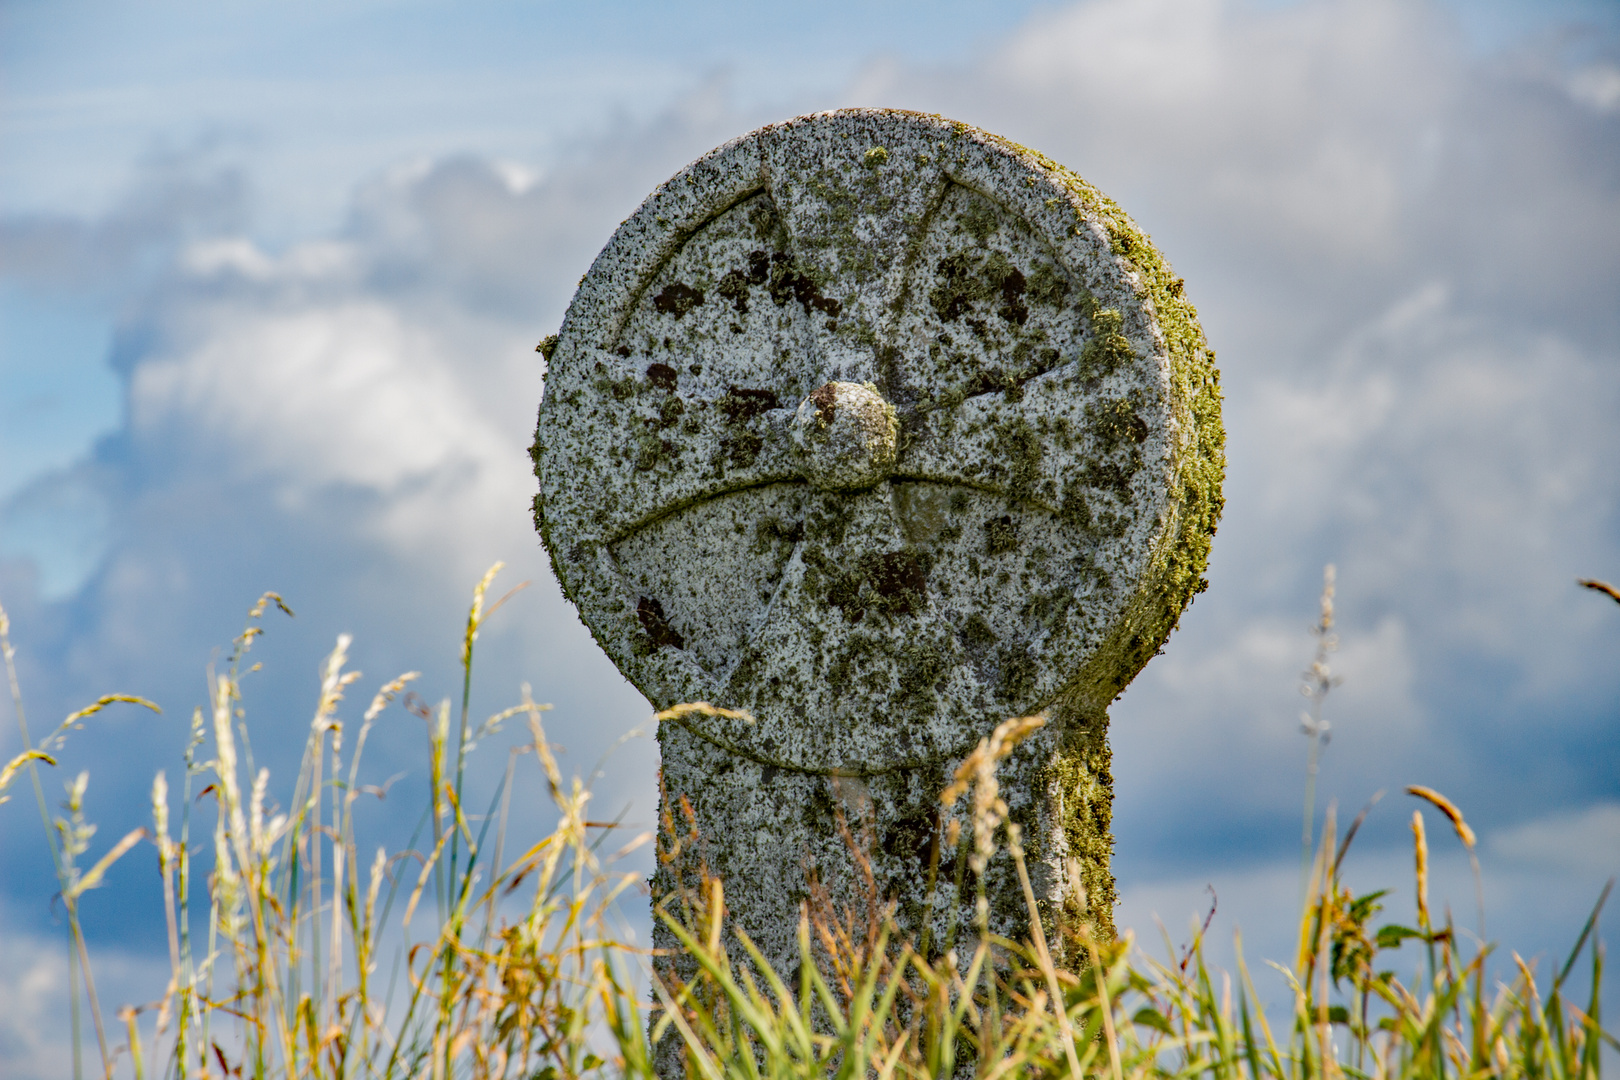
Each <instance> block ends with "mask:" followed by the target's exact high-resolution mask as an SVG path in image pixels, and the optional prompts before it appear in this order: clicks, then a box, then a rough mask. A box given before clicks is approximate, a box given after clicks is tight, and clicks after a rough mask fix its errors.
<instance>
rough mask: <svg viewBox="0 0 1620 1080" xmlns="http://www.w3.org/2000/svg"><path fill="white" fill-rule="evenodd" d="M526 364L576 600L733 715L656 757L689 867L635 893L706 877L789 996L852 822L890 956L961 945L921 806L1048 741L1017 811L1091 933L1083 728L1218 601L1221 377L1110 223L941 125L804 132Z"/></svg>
mask: <svg viewBox="0 0 1620 1080" xmlns="http://www.w3.org/2000/svg"><path fill="white" fill-rule="evenodd" d="M541 351H542V352H545V353H546V354H547V360H548V369H547V373H546V390H545V400H544V401H543V402H542V404H541V407H540V420H539V429H538V431H537V434H536V437H535V444H534V451H533V453H534V459H535V468H536V473H537V475H538V476H539V479H540V493H539V495H538V496H537V497H536V499H535V521H536V524H537V526H538V527H539V529H540V532H541V535H542V537H543V538H544V541H545V544H546V547H547V549H548V550H549V551H550V553H551V557H552V562H553V566H554V567H555V570H556V574H557V577H558V580H559V581H560V582H561V583H562V587H563V589H564V591H565V592H566V594H567V595H568V597H569V598H570V599H571V600H572V601H573V602H574V603H575V604H576V605H578V608H579V612H580V616H581V618H582V619H583V620H584V621H585V624H586V625H587V626H588V627H589V628H590V629H591V632H592V633H593V634H594V635H595V636H596V639H597V641H598V642H599V643H600V644H601V645H602V647H603V648H604V649H605V650H607V653H608V655H609V656H611V657H612V658H613V660H614V662H615V663H616V664H617V665H618V666H619V668H620V670H621V671H623V672H624V673H625V675H626V676H627V677H628V678H629V679H630V680H631V681H632V682H633V683H634V684H635V685H636V686H637V687H638V688H640V690H641V691H642V692H643V693H645V694H646V695H647V697H648V698H649V699H650V700H651V701H652V702H653V704H654V705H655V706H657V707H659V708H666V707H668V706H671V705H674V704H676V703H679V702H694V701H707V702H711V703H713V704H714V705H717V706H721V707H723V708H725V709H729V710H736V711H740V712H746V713H747V714H749V717H750V718H749V719H742V718H728V717H723V716H710V715H699V714H693V715H689V716H687V717H686V718H684V719H683V720H682V721H680V722H679V723H666V724H664V725H663V726H662V727H661V728H660V731H659V743H660V747H661V751H662V756H663V787H664V791H665V797H666V798H667V799H668V800H669V803H670V804H671V805H675V804H677V803H678V802H679V800H680V799H681V798H683V797H684V798H685V799H686V801H687V802H689V803H690V805H691V807H692V809H693V811H694V813H695V814H696V825H697V830H698V833H699V835H700V839H699V840H698V841H697V842H696V843H695V844H687V845H684V846H683V847H682V849H681V854H680V856H679V857H678V858H676V859H674V860H672V861H667V862H662V863H661V864H660V866H659V869H658V871H657V872H656V873H655V875H654V880H653V886H654V894H655V900H657V899H661V898H663V897H664V896H666V895H668V894H669V892H670V891H671V890H673V889H675V888H677V887H678V886H679V885H680V883H681V882H682V881H683V880H684V881H685V882H686V883H687V884H691V883H693V876H692V875H694V874H695V870H696V867H697V865H698V863H699V861H702V862H704V863H706V864H707V867H708V869H709V870H710V871H711V872H713V873H715V874H717V875H719V876H721V877H722V878H723V879H724V881H725V886H726V893H725V895H726V899H727V903H728V906H729V908H730V910H731V914H732V916H733V918H734V919H735V920H736V922H737V923H738V924H739V925H741V926H742V927H743V928H744V929H745V930H746V931H747V932H748V934H749V935H750V936H751V937H752V938H753V939H754V940H755V941H756V942H758V943H759V944H760V946H761V947H762V948H763V950H764V952H765V954H766V956H767V957H768V958H770V959H771V960H772V961H773V963H776V964H780V965H781V967H780V969H779V970H783V971H788V970H791V968H792V965H793V963H795V962H796V959H797V947H796V945H795V940H794V937H795V932H796V928H797V924H798V918H799V907H800V903H801V901H802V900H803V899H804V898H805V897H806V896H807V894H808V886H807V878H808V875H809V874H810V873H812V872H813V873H815V874H816V875H817V876H819V877H820V879H821V880H822V881H823V882H825V883H826V884H827V885H828V886H829V888H830V889H831V890H832V893H833V896H834V898H835V899H844V900H847V899H852V898H855V897H857V896H858V895H859V894H860V893H861V892H862V887H861V886H860V885H859V884H858V882H859V880H860V878H859V875H858V874H857V872H856V870H855V866H854V861H853V858H852V855H851V852H850V850H849V845H848V843H847V842H846V840H845V838H844V837H843V836H841V835H840V831H839V827H838V819H839V817H840V816H843V817H844V819H845V820H846V821H847V822H848V824H849V827H850V829H851V830H852V831H853V832H854V834H855V836H856V838H857V842H858V843H861V844H863V845H869V850H868V851H867V857H868V858H869V859H870V861H871V869H872V871H873V873H874V875H875V878H876V884H877V888H878V890H879V892H880V894H881V898H885V899H893V900H894V901H896V902H897V905H898V907H897V910H898V918H899V920H900V922H901V925H902V926H903V927H905V928H906V929H907V930H908V931H910V932H912V933H918V934H920V931H921V929H922V928H921V925H920V923H921V921H922V919H923V918H924V912H926V911H931V912H932V913H933V917H934V918H935V919H936V920H937V921H938V922H939V924H940V926H941V927H942V926H943V925H944V923H945V922H946V921H947V920H948V919H949V917H950V913H951V910H952V908H953V907H954V906H956V905H958V904H961V905H962V906H961V907H959V908H957V912H958V914H959V915H961V916H962V917H963V918H964V919H965V920H966V922H967V925H970V926H971V892H972V890H971V887H970V888H968V889H966V890H964V891H965V892H967V893H968V896H967V897H966V898H958V897H956V896H955V895H954V890H953V889H952V887H951V886H952V881H953V879H954V877H955V866H956V862H957V860H958V859H960V858H962V857H963V856H964V854H965V853H964V852H962V851H952V850H945V851H940V850H939V849H938V845H940V844H942V843H943V842H944V840H943V830H942V828H941V813H940V805H939V793H940V791H941V790H942V789H943V788H944V787H945V785H946V784H947V783H948V781H949V779H950V776H951V773H952V771H953V769H954V768H955V766H956V764H957V763H958V762H960V760H961V759H962V757H963V756H964V755H965V754H967V753H968V752H970V751H971V750H972V749H973V747H974V746H975V745H976V744H977V743H978V741H979V740H980V739H981V738H983V737H984V736H985V735H987V734H988V733H989V732H990V731H991V730H993V729H994V727H995V726H996V724H997V723H999V722H1000V721H1001V720H1003V719H1005V718H1007V717H1009V716H1019V715H1026V714H1030V713H1035V712H1039V711H1045V712H1046V713H1047V714H1048V717H1049V722H1048V724H1047V725H1046V726H1045V727H1044V728H1042V729H1041V730H1040V731H1039V732H1037V733H1036V735H1035V736H1033V737H1032V738H1030V739H1029V740H1028V741H1026V742H1025V743H1024V744H1023V745H1021V746H1020V747H1019V749H1018V750H1017V751H1016V752H1015V753H1014V755H1013V756H1012V757H1011V758H1010V759H1009V760H1008V761H1007V762H1006V763H1005V764H1004V765H1003V767H1002V769H1001V780H1002V789H1003V794H1004V796H1005V797H1006V799H1007V801H1008V803H1009V804H1010V806H1011V807H1012V812H1013V815H1014V818H1015V819H1017V820H1019V821H1020V822H1021V823H1022V824H1023V826H1024V830H1025V836H1026V845H1027V848H1028V850H1029V854H1030V858H1031V871H1032V873H1033V875H1034V878H1035V888H1036V892H1037V896H1038V899H1039V902H1040V904H1041V906H1042V908H1043V918H1045V919H1046V920H1048V921H1049V922H1050V929H1052V930H1054V931H1057V930H1060V929H1061V928H1062V926H1063V925H1065V924H1071V923H1072V922H1073V921H1074V920H1082V919H1084V920H1089V921H1090V922H1091V924H1092V925H1093V926H1094V928H1095V929H1096V930H1097V931H1098V932H1100V933H1104V934H1107V933H1112V931H1113V922H1112V908H1113V904H1114V887H1113V879H1112V876H1111V875H1110V873H1109V869H1108V860H1109V854H1110V851H1111V848H1112V839H1111V837H1110V835H1109V819H1110V805H1111V798H1112V790H1111V784H1112V781H1111V778H1110V774H1109V752H1108V744H1107V740H1106V734H1107V723H1108V718H1107V712H1106V709H1107V706H1108V704H1109V703H1110V702H1111V701H1112V700H1113V699H1114V698H1115V697H1116V696H1117V695H1118V694H1119V692H1120V691H1121V690H1122V689H1123V688H1124V687H1125V685H1126V684H1127V683H1128V682H1129V681H1130V680H1131V678H1132V677H1134V676H1135V674H1136V673H1137V671H1139V670H1140V669H1141V667H1142V665H1143V664H1145V663H1146V662H1147V660H1148V659H1149V658H1150V657H1152V656H1153V655H1154V653H1155V652H1156V651H1157V650H1158V649H1159V647H1160V645H1161V644H1163V642H1164V640H1165V638H1166V637H1167V636H1168V635H1169V633H1170V631H1171V630H1172V629H1173V628H1174V626H1175V624H1176V621H1177V619H1178V618H1179V616H1180V614H1181V611H1182V609H1183V608H1184V607H1185V606H1186V604H1187V603H1188V601H1189V600H1190V599H1191V597H1192V596H1193V594H1194V593H1195V592H1198V591H1199V590H1201V589H1202V588H1203V585H1204V582H1203V577H1202V575H1203V570H1204V566H1205V560H1206V557H1207V554H1208V550H1209V541H1210V536H1211V535H1212V534H1213V532H1214V530H1215V523H1216V519H1217V517H1218V516H1219V512H1220V506H1221V497H1220V482H1221V474H1222V467H1223V458H1222V449H1221V448H1222V431H1221V424H1220V392H1219V388H1218V383H1217V373H1216V370H1215V367H1214V356H1213V354H1212V353H1211V352H1210V351H1209V349H1208V348H1207V346H1206V345H1205V342H1204V337H1203V334H1202V332H1201V331H1200V330H1199V327H1198V323H1197V318H1196V314H1195V313H1194V311H1193V308H1192V305H1191V304H1190V303H1188V302H1187V300H1186V299H1184V297H1183V295H1182V282H1181V280H1180V279H1179V278H1176V277H1175V276H1174V275H1173V274H1172V273H1171V271H1170V269H1169V266H1168V264H1167V263H1166V262H1165V261H1164V259H1163V258H1162V257H1161V256H1160V255H1159V254H1158V252H1157V251H1155V250H1154V248H1153V247H1152V246H1151V244H1150V243H1149V242H1148V239H1147V237H1146V236H1145V235H1144V234H1143V233H1142V232H1140V231H1139V230H1138V229H1137V228H1136V226H1135V225H1134V224H1132V222H1131V221H1130V219H1129V218H1127V217H1126V216H1125V214H1124V213H1123V212H1121V211H1120V210H1119V208H1118V207H1117V206H1115V205H1114V204H1113V203H1112V202H1111V201H1110V200H1108V199H1107V198H1106V197H1105V196H1103V195H1102V194H1100V193H1099V192H1098V191H1097V190H1096V189H1095V188H1093V187H1091V186H1090V185H1089V184H1087V183H1086V182H1085V181H1083V180H1081V179H1080V178H1079V177H1078V176H1076V175H1075V174H1073V173H1072V172H1069V171H1068V170H1066V169H1064V168H1062V167H1061V166H1058V165H1056V164H1054V163H1053V162H1050V161H1048V160H1046V159H1045V158H1042V157H1040V156H1039V155H1037V154H1034V153H1032V152H1030V151H1028V150H1025V149H1023V148H1022V147H1019V146H1016V145H1014V144H1012V143H1009V142H1007V141H1006V140H1003V139H1000V138H997V137H996V136H993V135H989V134H987V133H985V132H983V131H979V130H976V129H974V128H971V127H968V126H966V125H963V124H958V123H952V122H951V121H948V120H944V119H941V118H939V117H932V116H922V115H918V114H915V113H906V112H899V111H891V110H866V109H859V110H843V111H839V112H831V113H822V114H817V115H814V116H807V117H801V118H799V119H796V120H790V121H788V122H786V123H782V124H776V125H772V126H769V127H765V128H761V129H760V130H758V131H755V132H753V133H751V134H749V135H746V136H744V137H742V138H740V139H738V140H736V141H734V142H731V143H728V144H726V145H725V146H722V147H720V148H719V149H717V150H714V151H713V152H711V153H709V154H707V155H705V156H704V157H702V158H700V159H699V160H698V161H696V162H694V163H693V164H691V165H689V166H688V167H687V168H685V169H683V170H682V171H681V172H680V173H679V174H677V175H676V176H675V177H673V178H672V179H671V180H669V181H668V182H667V183H666V184H664V185H663V186H662V187H660V188H659V189H658V190H657V191H655V192H653V194H652V195H651V196H649V197H648V199H647V201H646V202H645V203H643V204H642V206H641V208H640V209H639V210H637V211H636V213H635V214H633V215H632V216H631V217H630V218H629V219H628V220H627V221H625V222H624V224H623V225H621V226H620V227H619V229H618V231H617V232H616V233H615V234H614V235H613V238H612V239H611V240H610V241H609V242H608V245H607V247H606V248H604V249H603V251H602V253H601V254H600V255H599V256H598V257H597V259H596V262H595V263H594V264H593V265H592V267H591V269H590V272H589V273H587V274H586V275H585V278H584V280H583V281H582V282H581V283H580V287H579V291H578V293H577V294H576V295H575V297H574V300H573V303H572V304H571V305H570V307H569V309H568V314H567V316H566V318H565V319H564V322H563V326H562V329H561V331H560V332H559V334H558V335H557V337H556V338H555V339H547V341H546V342H545V343H543V345H542V348H541ZM676 820H677V825H678V826H679V827H681V828H682V829H683V830H684V823H683V822H681V821H680V815H679V814H677V815H676ZM964 842H965V841H964ZM936 861H937V864H938V867H939V869H938V872H937V874H935V875H933V876H932V878H931V875H930V874H929V868H930V866H931V865H934V864H935V863H936ZM1005 862H1006V860H998V861H994V862H992V864H991V869H990V872H989V880H988V885H989V893H990V898H991V919H992V926H993V928H994V929H995V930H996V931H997V932H1000V933H1005V934H1011V935H1017V934H1021V933H1022V932H1024V931H1026V930H1027V926H1026V923H1027V916H1026V915H1025V904H1024V902H1023V899H1022V895H1021V892H1020V889H1019V887H1018V885H1017V882H1016V878H1015V876H1014V873H1013V871H1012V868H1011V866H1010V865H1004V864H1005ZM930 889H932V890H933V891H932V893H931V892H930ZM936 931H937V928H936ZM657 933H658V938H659V942H660V944H664V945H669V944H673V942H672V941H671V940H670V939H669V938H668V936H667V935H666V934H665V933H664V932H663V931H662V930H659V931H658V932H657ZM1058 936H1059V937H1061V935H1058ZM936 940H937V933H936Z"/></svg>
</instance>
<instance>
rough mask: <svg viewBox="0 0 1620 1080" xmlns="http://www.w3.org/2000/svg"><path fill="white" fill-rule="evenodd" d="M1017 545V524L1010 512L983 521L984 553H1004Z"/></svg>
mask: <svg viewBox="0 0 1620 1080" xmlns="http://www.w3.org/2000/svg"><path fill="white" fill-rule="evenodd" d="M1017 547H1018V526H1017V525H1016V524H1014V523H1013V519H1012V515H1011V514H1002V515H1001V516H1000V517H997V518H991V519H990V520H989V521H987V522H985V523H984V553H985V554H986V555H1005V554H1007V552H1009V551H1012V550H1014V549H1016V548H1017Z"/></svg>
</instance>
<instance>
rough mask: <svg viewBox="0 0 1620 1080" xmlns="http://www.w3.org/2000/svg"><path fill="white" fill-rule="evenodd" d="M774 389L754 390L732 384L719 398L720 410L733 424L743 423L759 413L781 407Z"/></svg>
mask: <svg viewBox="0 0 1620 1080" xmlns="http://www.w3.org/2000/svg"><path fill="white" fill-rule="evenodd" d="M781 407H782V405H781V402H780V401H778V400H777V397H776V391H775V390H755V389H752V388H750V387H746V386H733V387H729V388H728V389H727V390H726V393H725V396H724V397H722V398H721V399H720V411H721V412H722V413H724V414H725V416H726V419H727V420H730V421H731V422H732V423H733V424H745V423H747V422H748V421H750V420H752V419H753V418H754V417H756V416H758V415H760V414H761V413H767V412H770V411H771V410H772V409H779V408H781Z"/></svg>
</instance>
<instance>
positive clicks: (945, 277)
mask: <svg viewBox="0 0 1620 1080" xmlns="http://www.w3.org/2000/svg"><path fill="white" fill-rule="evenodd" d="M934 270H935V274H936V279H935V283H934V287H933V288H932V289H930V290H929V292H928V303H929V305H930V306H932V307H933V309H934V314H936V315H938V316H939V317H940V318H941V319H943V320H944V321H946V322H952V321H954V320H956V319H962V320H963V321H964V322H966V323H967V325H968V327H969V328H970V329H971V330H973V332H974V333H975V334H976V335H978V336H979V337H983V336H984V334H985V332H986V330H987V328H988V324H987V323H986V322H985V321H984V320H983V319H978V318H974V317H972V316H970V315H969V312H971V311H974V310H976V305H979V304H985V305H990V306H991V307H992V308H993V310H994V311H995V313H996V314H997V315H999V316H1001V318H1002V320H1003V321H1004V322H1006V323H1007V324H1008V325H1009V326H1023V325H1024V323H1025V322H1026V321H1028V319H1029V305H1028V304H1026V303H1025V302H1024V294H1025V293H1026V292H1027V291H1028V289H1029V281H1028V279H1027V278H1025V276H1024V272H1023V271H1022V270H1020V269H1018V267H1016V266H1014V265H1013V264H1012V263H1011V261H1010V260H1008V258H1007V256H1006V255H1005V254H1004V253H1002V252H1000V251H990V252H980V251H973V252H968V251H959V252H956V253H955V254H952V255H947V256H945V257H944V258H943V259H940V260H939V263H938V264H937V265H936V266H935V268H934Z"/></svg>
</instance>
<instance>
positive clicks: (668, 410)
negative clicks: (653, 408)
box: [658, 394, 686, 427]
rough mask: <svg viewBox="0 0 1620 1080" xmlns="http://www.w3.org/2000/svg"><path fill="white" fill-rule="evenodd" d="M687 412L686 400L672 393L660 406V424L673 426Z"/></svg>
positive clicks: (661, 425) (660, 425)
mask: <svg viewBox="0 0 1620 1080" xmlns="http://www.w3.org/2000/svg"><path fill="white" fill-rule="evenodd" d="M685 412H686V402H684V401H682V400H681V399H680V398H678V397H676V396H675V395H673V394H671V395H670V396H669V397H667V398H665V399H664V403H663V404H662V405H660V406H659V407H658V426H659V427H672V426H674V424H675V422H676V421H678V420H679V419H680V418H681V416H682V414H684V413H685Z"/></svg>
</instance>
